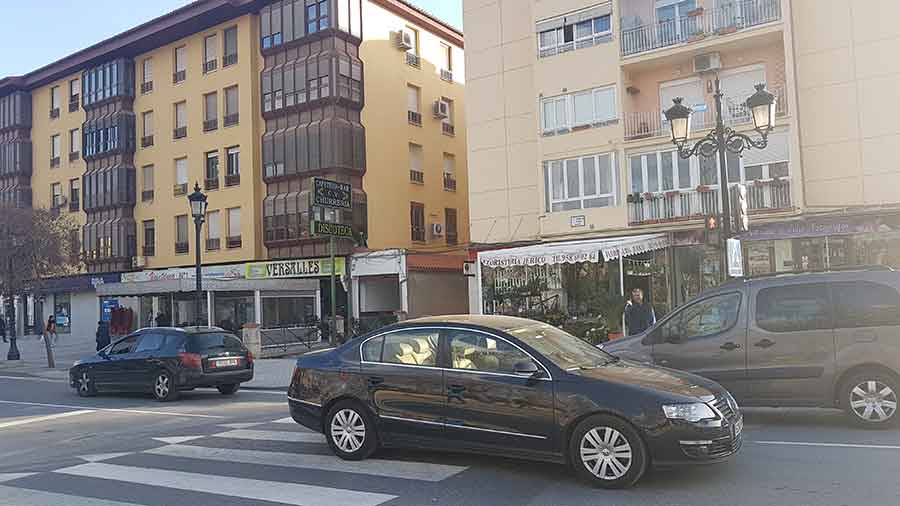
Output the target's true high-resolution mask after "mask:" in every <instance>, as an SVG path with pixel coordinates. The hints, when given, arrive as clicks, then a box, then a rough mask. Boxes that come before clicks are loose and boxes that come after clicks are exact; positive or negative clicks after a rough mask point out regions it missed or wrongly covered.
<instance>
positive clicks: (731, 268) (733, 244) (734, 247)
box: [726, 238, 744, 278]
mask: <svg viewBox="0 0 900 506" xmlns="http://www.w3.org/2000/svg"><path fill="white" fill-rule="evenodd" d="M726 242H727V247H728V275H729V276H731V277H733V278H742V277H744V255H743V254H742V251H741V241H740V240H739V239H734V238H732V239H728V240H727V241H726Z"/></svg>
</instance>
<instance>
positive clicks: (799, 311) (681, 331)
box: [603, 269, 900, 428]
mask: <svg viewBox="0 0 900 506" xmlns="http://www.w3.org/2000/svg"><path fill="white" fill-rule="evenodd" d="M898 290H900V273H898V272H895V271H893V270H890V269H865V270H855V271H835V272H824V273H809V274H790V275H778V276H771V277H764V278H758V279H750V280H740V281H733V282H730V283H726V284H725V285H723V286H721V287H719V288H717V289H715V290H711V291H709V292H704V293H703V294H701V295H700V296H699V297H698V298H696V299H694V300H693V301H691V302H690V303H688V304H686V305H685V306H683V307H682V308H680V309H678V310H677V311H674V312H673V313H672V314H670V315H668V316H667V317H666V318H665V319H663V320H661V321H660V322H659V323H658V324H657V325H656V326H654V327H652V328H651V329H649V330H648V331H647V332H645V333H643V334H640V335H637V336H631V337H628V338H625V339H621V340H617V341H612V342H609V343H606V344H605V345H603V349H605V350H606V351H609V352H610V353H613V354H615V355H618V356H621V357H629V358H631V359H635V360H645V361H648V362H652V363H654V364H657V365H662V366H666V367H672V368H676V369H681V370H685V371H689V372H693V373H696V374H699V375H701V376H705V377H707V378H709V379H712V380H714V381H717V382H719V383H721V384H722V385H723V386H725V387H726V388H727V389H728V390H729V391H730V392H731V393H732V394H734V396H735V397H736V398H737V399H738V401H740V402H741V404H743V405H753V406H816V407H829V408H842V409H844V410H846V411H847V412H848V413H850V414H851V416H852V418H853V420H855V421H856V422H857V423H858V424H859V425H862V426H863V427H871V428H876V427H888V426H891V425H896V424H897V423H898V422H900V415H898V414H897V400H898V399H897V397H898V392H900V293H898Z"/></svg>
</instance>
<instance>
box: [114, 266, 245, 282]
mask: <svg viewBox="0 0 900 506" xmlns="http://www.w3.org/2000/svg"><path fill="white" fill-rule="evenodd" d="M244 265H245V264H237V265H209V266H206V267H203V270H202V272H201V275H202V276H203V278H204V279H240V278H243V277H244V270H245V269H244ZM195 277H196V270H195V269H194V268H193V267H190V268H181V269H163V270H158V271H137V272H125V273H122V283H143V282H146V281H172V280H179V279H194V278H195Z"/></svg>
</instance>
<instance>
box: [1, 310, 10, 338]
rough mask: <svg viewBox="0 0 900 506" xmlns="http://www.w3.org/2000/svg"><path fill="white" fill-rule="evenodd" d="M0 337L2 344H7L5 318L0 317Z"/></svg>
mask: <svg viewBox="0 0 900 506" xmlns="http://www.w3.org/2000/svg"><path fill="white" fill-rule="evenodd" d="M0 337H2V338H3V342H4V343H8V342H9V340H8V339H6V316H0Z"/></svg>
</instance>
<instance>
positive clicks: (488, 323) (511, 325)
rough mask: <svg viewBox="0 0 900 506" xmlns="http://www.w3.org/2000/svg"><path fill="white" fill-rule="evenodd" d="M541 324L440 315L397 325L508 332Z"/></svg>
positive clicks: (492, 317) (498, 317)
mask: <svg viewBox="0 0 900 506" xmlns="http://www.w3.org/2000/svg"><path fill="white" fill-rule="evenodd" d="M539 323H541V322H538V321H535V320H529V319H527V318H518V317H515V316H503V315H477V314H459V315H442V316H426V317H423V318H415V319H413V320H405V321H402V322H400V323H399V324H398V326H402V325H435V324H440V325H466V326H473V327H484V328H489V329H495V330H500V331H504V332H509V331H510V330H515V329H519V328H522V327H527V326H530V325H534V324H539Z"/></svg>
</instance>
